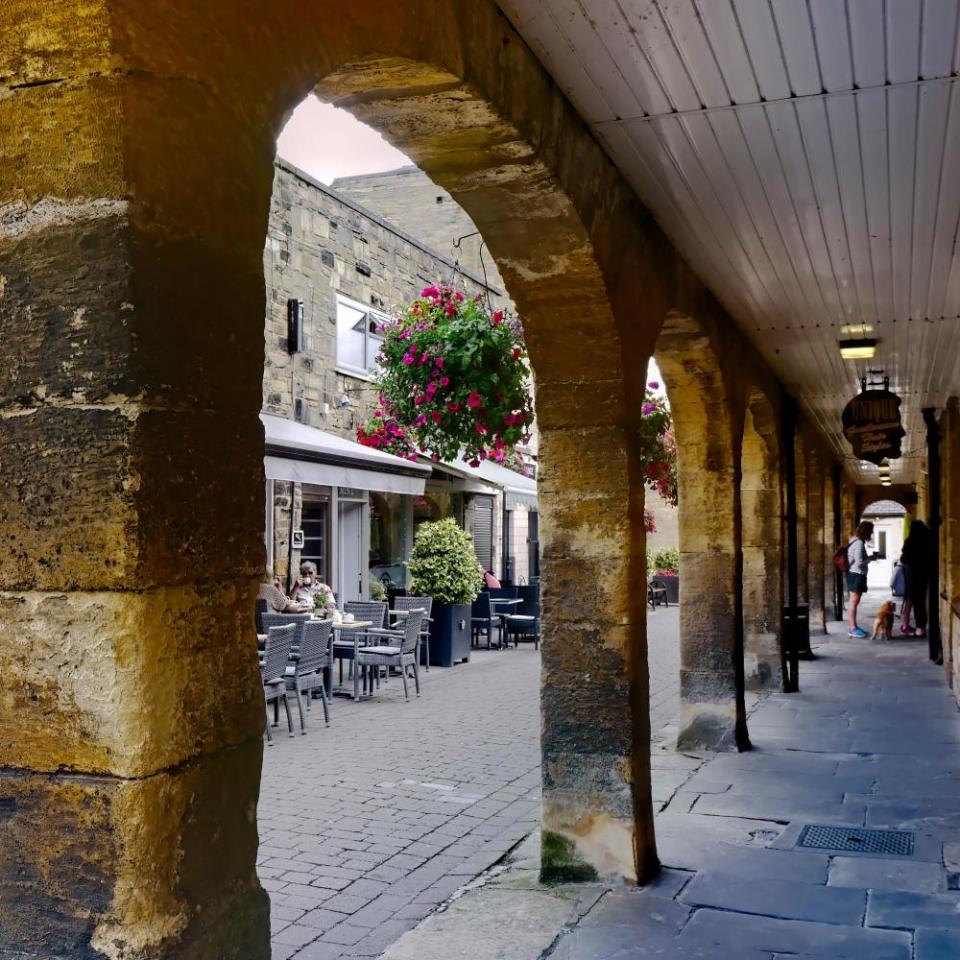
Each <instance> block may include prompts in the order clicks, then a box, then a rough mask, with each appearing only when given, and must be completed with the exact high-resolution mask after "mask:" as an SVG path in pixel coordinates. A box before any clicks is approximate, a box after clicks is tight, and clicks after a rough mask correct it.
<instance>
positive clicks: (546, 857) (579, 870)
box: [540, 830, 599, 883]
mask: <svg viewBox="0 0 960 960" xmlns="http://www.w3.org/2000/svg"><path fill="white" fill-rule="evenodd" d="M541 844H542V845H541V851H540V882H541V883H587V882H589V881H591V880H597V879H599V875H598V873H597V871H596V870H595V869H594V868H593V867H592V866H590V864H589V863H584V862H583V861H582V860H581V859H580V858H579V857H578V856H577V851H576V847H575V846H574V845H573V841H571V840H569V839H567V837H564V836H562V835H561V834H559V833H553V832H551V831H549V830H545V831H544V832H543V839H542V841H541Z"/></svg>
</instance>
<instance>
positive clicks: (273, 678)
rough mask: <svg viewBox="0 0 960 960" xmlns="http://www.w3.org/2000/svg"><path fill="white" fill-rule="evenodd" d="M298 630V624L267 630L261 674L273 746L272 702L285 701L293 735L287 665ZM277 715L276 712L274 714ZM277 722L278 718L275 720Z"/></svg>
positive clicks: (267, 727)
mask: <svg viewBox="0 0 960 960" xmlns="http://www.w3.org/2000/svg"><path fill="white" fill-rule="evenodd" d="M296 632H297V627H296V624H293V623H291V624H287V625H286V626H282V627H270V628H269V629H268V630H267V642H266V646H265V647H264V649H263V663H261V664H260V676H261V678H262V679H263V697H264V703H265V706H266V707H267V710H268V712H267V723H266V730H267V744H268V746H273V733H272V732H271V730H270V714H269V707H270V704H271V702H272V703H273V704H274V706H275V707H276V706H278V705H279V703H280V701H281V700H282V701H283V706H284V709H285V710H286V711H287V727H288V728H289V730H290V736H291V737H292V736H293V717H292V716H291V715H290V701H289V699H288V698H287V676H286V675H287V665H288V664H289V663H290V645H291V644H292V643H293V638H294V636H295V634H296ZM274 715H275V716H276V713H275V714H274ZM274 723H276V720H274Z"/></svg>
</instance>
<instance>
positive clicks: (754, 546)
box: [740, 390, 783, 690]
mask: <svg viewBox="0 0 960 960" xmlns="http://www.w3.org/2000/svg"><path fill="white" fill-rule="evenodd" d="M741 464H742V467H741V478H740V507H741V515H742V523H743V626H744V676H745V682H746V687H747V689H749V690H761V689H781V688H782V686H783V661H782V657H781V652H780V646H781V644H780V628H781V618H782V611H783V563H782V549H781V544H782V528H783V519H782V518H783V502H782V497H783V492H782V483H781V469H780V442H779V433H778V424H777V420H776V414H775V412H774V410H773V408H772V406H771V405H770V402H769V401H768V400H767V398H766V397H765V396H764V395H763V394H762V393H760V392H759V391H756V390H755V391H753V392H752V393H751V394H750V397H749V399H748V401H747V406H746V411H745V414H744V425H743V444H742V447H741Z"/></svg>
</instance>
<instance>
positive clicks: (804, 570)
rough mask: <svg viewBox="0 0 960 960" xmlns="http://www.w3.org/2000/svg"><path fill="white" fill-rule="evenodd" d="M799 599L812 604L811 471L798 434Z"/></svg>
mask: <svg viewBox="0 0 960 960" xmlns="http://www.w3.org/2000/svg"><path fill="white" fill-rule="evenodd" d="M796 449H797V599H798V601H799V602H800V603H809V602H810V525H809V522H808V518H809V515H810V494H809V481H810V471H809V464H808V460H807V445H806V443H805V442H804V440H803V435H802V433H801V432H800V431H798V432H797V447H796Z"/></svg>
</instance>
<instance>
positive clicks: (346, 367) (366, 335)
mask: <svg viewBox="0 0 960 960" xmlns="http://www.w3.org/2000/svg"><path fill="white" fill-rule="evenodd" d="M341 304H342V305H343V306H345V307H349V308H350V309H351V310H358V311H361V312H362V313H363V314H364V316H365V317H368V318H372V319H374V320H376V321H377V322H378V323H385V322H386V321H387V320H389V319H390V318H389V317H388V316H387V315H386V314H384V313H381V312H380V311H379V310H374V309H373V308H372V307H368V306H367V305H366V304H363V303H359V302H358V301H356V300H352V299H351V298H350V297H345V296H344V295H343V294H342V293H338V294H337V317H336V324H337V336H336V357H337V361H336V368H337V370H338V371H340V372H342V373H347V374H349V375H350V376H354V377H363V378H364V379H367V380H372V379H373V377H374V376H375V374H376V372H377V371H376V367H375V366H369V367H357V366H355V365H354V364H352V363H348V362H347V361H345V360H343V359H341V357H340V306H341ZM371 340H373V341H375V342H376V343H378V344H380V343H383V337H381V336H378V335H377V334H373V333H371V332H370V331H369V329H365V330H364V331H363V355H364V357H369V356H371V355H376V353H379V352H380V351H379V350H376V351H373V353H371V350H370V346H369V343H370V341H371Z"/></svg>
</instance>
